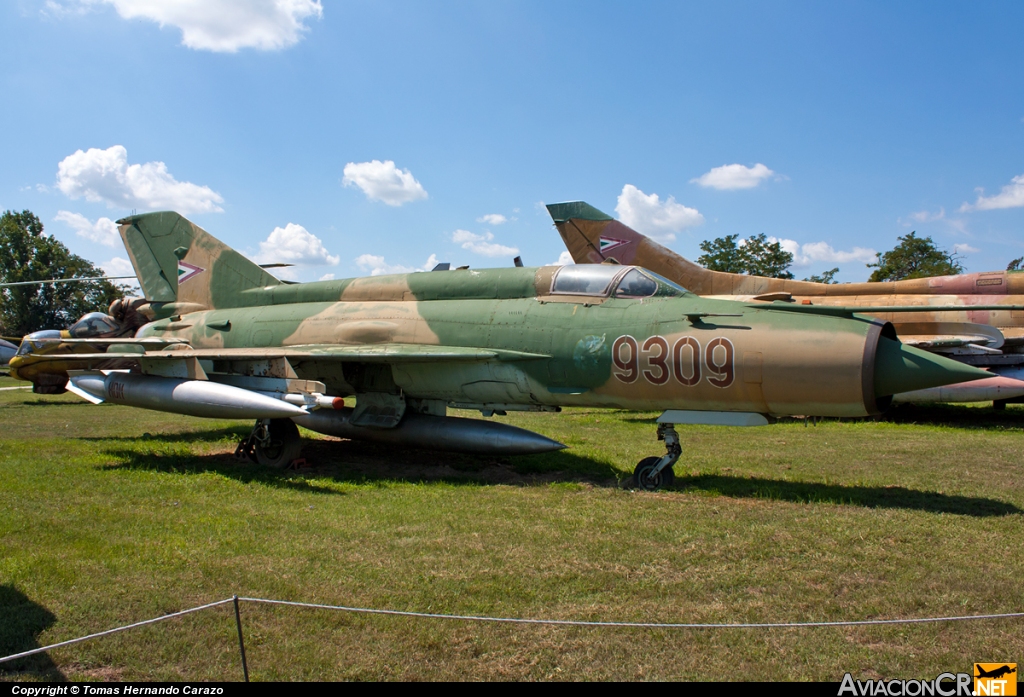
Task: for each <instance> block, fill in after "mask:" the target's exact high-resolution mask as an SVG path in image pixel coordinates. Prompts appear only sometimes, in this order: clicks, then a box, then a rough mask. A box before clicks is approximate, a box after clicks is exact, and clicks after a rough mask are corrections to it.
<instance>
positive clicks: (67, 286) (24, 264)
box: [0, 211, 125, 336]
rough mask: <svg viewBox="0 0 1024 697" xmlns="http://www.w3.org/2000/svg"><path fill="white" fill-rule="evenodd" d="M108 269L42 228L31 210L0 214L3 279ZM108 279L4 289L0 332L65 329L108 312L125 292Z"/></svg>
mask: <svg viewBox="0 0 1024 697" xmlns="http://www.w3.org/2000/svg"><path fill="white" fill-rule="evenodd" d="M103 275H104V273H103V270H102V269H99V268H97V267H96V266H94V265H93V264H92V263H91V262H89V261H87V260H85V259H83V258H82V257H80V256H78V255H77V254H72V253H71V252H70V251H68V248H67V247H65V246H64V245H63V244H61V243H60V242H59V241H58V240H56V239H55V238H53V237H51V236H49V235H46V234H45V233H44V232H43V224H42V222H40V220H39V218H37V217H36V216H35V215H34V214H33V213H31V212H30V211H22V212H21V213H15V212H14V211H6V212H4V213H3V215H0V283H18V282H20V281H41V280H45V279H51V278H75V277H79V278H82V277H94V276H103ZM124 291H125V289H124V288H120V287H118V286H115V285H114V284H112V283H110V282H109V281H90V282H86V283H48V284H41V285H30V286H15V287H13V288H11V287H8V288H0V333H3V334H5V335H8V336H23V335H25V334H28V333H30V332H35V331H39V330H40V329H65V328H67V327H68V326H69V325H71V323H73V322H74V321H75V320H77V319H78V318H79V317H81V316H82V315H83V314H85V313H86V312H96V311H102V312H105V311H106V309H107V307H108V306H109V305H110V303H111V302H113V301H114V300H115V299H117V298H119V297H121V296H122V295H124Z"/></svg>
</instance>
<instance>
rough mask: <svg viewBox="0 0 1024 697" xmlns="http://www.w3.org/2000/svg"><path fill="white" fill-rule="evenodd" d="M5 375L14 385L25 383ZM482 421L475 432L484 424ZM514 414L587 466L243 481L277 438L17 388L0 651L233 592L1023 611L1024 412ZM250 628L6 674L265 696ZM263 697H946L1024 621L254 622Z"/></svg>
mask: <svg viewBox="0 0 1024 697" xmlns="http://www.w3.org/2000/svg"><path fill="white" fill-rule="evenodd" d="M15 384H16V383H14V382H13V381H12V380H10V379H0V387H10V386H13V385H15ZM466 415H467V416H469V415H470V414H466ZM655 416H656V415H654V414H644V413H629V412H616V411H601V410H585V409H578V410H568V411H566V412H565V413H562V414H542V415H510V416H509V417H496V418H501V419H502V420H503V421H505V422H509V423H514V424H516V425H519V426H523V427H525V428H529V429H533V430H537V431H539V432H541V433H544V434H546V435H548V436H551V437H553V438H556V439H560V440H562V441H563V442H565V443H567V444H569V445H570V446H571V447H570V449H569V450H567V451H564V452H561V453H555V454H551V455H546V456H534V457H511V458H474V457H466V456H457V455H448V454H438V453H431V452H424V451H419V450H412V449H398V448H390V447H381V446H374V445H368V444H361V443H356V442H349V441H340V440H334V439H328V438H323V437H318V436H315V435H314V434H305V435H307V436H309V439H308V440H307V443H306V447H305V451H304V455H305V456H306V457H307V458H308V460H309V465H310V466H309V467H308V468H306V469H301V470H286V471H276V470H269V469H266V468H262V467H259V466H257V465H254V464H250V463H247V462H239V461H236V460H235V459H233V458H232V451H233V450H234V447H235V444H236V441H237V440H238V439H239V438H240V437H242V436H243V435H245V434H246V433H247V432H248V429H249V426H250V425H249V424H247V423H240V422H219V421H210V420H201V419H193V418H187V417H181V416H175V415H169V414H159V413H155V412H146V411H142V410H134V409H128V408H123V407H117V406H110V405H104V406H98V407H97V406H92V405H89V404H86V403H84V402H82V401H81V400H79V399H78V398H76V397H74V396H71V395H63V396H56V397H53V396H40V395H34V394H32V393H31V392H29V391H24V390H22V391H19V390H14V391H12V390H7V391H0V427H2V428H0V654H4V655H6V654H8V653H13V652H15V651H21V650H26V649H28V648H32V647H35V646H41V645H46V644H50V643H54V642H58V641H61V640H64V639H69V638H73V637H76V636H81V635H84V634H88V633H91V632H94V631H98V630H102V629H106V628H109V627H114V626H117V625H121V624H126V623H129V622H134V621H138V620H142V619H147V618H150V617H154V616H158V615H161V614H164V613H169V612H173V611H177V610H179V609H183V608H187V607H192V606H195V605H199V604H203V603H206V602H210V601H213V600H218V599H222V598H225V597H230V596H231V595H232V594H238V595H241V596H256V597H266V598H277V599H285V600H297V601H307V602H315V603H327V604H340V605H349V606H364V607H374V608H387V609H395V610H413V611H426V612H437V613H457V614H476V615H491V616H504V617H528V618H557V619H581V620H615V621H637V622H787V621H818V620H826V621H827V620H847V619H876V618H896V617H927V616H948V615H971V614H981V613H999V612H1014V611H1022V610H1024V592H1022V591H1024V580H1022V579H1024V525H1022V523H1024V478H1022V476H1021V474H1022V465H1021V462H1022V450H1024V407H1022V406H1019V405H1018V406H1015V405H1011V406H1010V407H1009V408H1008V409H1007V410H1006V411H1003V412H995V411H993V410H992V409H991V408H985V407H982V406H968V407H941V408H914V407H906V408H900V409H897V410H895V411H894V413H893V414H892V415H891V416H890V417H888V418H887V419H886V420H881V421H869V420H865V421H845V422H840V421H825V422H822V423H819V424H818V425H816V426H805V425H804V424H803V423H802V422H800V421H784V422H780V423H778V424H775V425H773V426H770V427H764V428H751V429H734V428H711V427H683V428H680V429H679V431H680V435H681V439H682V443H683V449H684V455H683V459H682V460H681V461H680V463H679V464H678V465H677V466H676V472H677V481H676V484H675V486H674V487H673V488H672V489H671V490H668V491H664V492H659V493H654V494H652V493H640V492H632V491H629V490H627V489H625V488H623V487H622V486H621V484H622V482H624V481H625V480H626V479H627V477H628V475H629V473H630V471H631V470H632V467H633V465H634V464H635V463H636V462H637V461H638V460H640V459H641V458H642V457H644V456H647V455H660V454H661V453H662V452H663V448H662V446H661V444H660V443H658V442H657V441H656V439H655V426H654V417H655ZM231 612H232V611H231V609H230V606H225V607H220V608H216V609H213V610H208V611H204V612H202V613H198V614H195V615H190V616H187V617H183V618H178V619H173V620H169V621H167V622H164V623H161V624H158V625H155V626H152V627H146V628H142V629H138V630H133V631H130V632H126V633H122V634H118V635H115V636H111V637H106V638H102V639H98V640H94V641H91V642H86V643H83V644H78V645H75V646H71V647H67V648H63V649H58V650H54V651H52V652H50V653H49V654H48V655H47V656H46V657H43V658H38V659H29V660H24V661H22V662H20V663H18V664H16V665H10V664H8V665H7V666H6V667H4V666H2V665H0V671H4V672H0V678H3V679H7V680H20V679H61V678H67V679H73V680H81V679H122V680H222V679H229V680H230V679H240V678H241V668H240V665H239V658H238V646H237V642H236V638H235V627H234V618H233V615H232V614H231ZM242 615H243V622H244V627H245V636H246V642H247V649H248V657H249V670H250V674H251V677H252V678H253V679H254V680H342V679H358V680H387V679H415V680H467V679H485V680H563V679H564V680H609V679H612V680H673V679H687V680H720V679H727V680H735V679H766V680H776V679H800V680H803V679H814V680H833V681H835V680H839V679H840V678H841V676H842V674H843V673H844V672H847V671H849V672H852V673H853V674H854V675H855V676H857V677H861V678H866V677H871V678H877V677H887V678H888V677H905V678H918V677H919V678H933V677H935V676H936V675H937V674H938V673H939V672H942V671H952V672H958V671H962V672H966V671H969V670H970V669H971V664H972V663H973V662H974V661H1024V620H1022V619H1010V620H986V621H977V622H969V623H938V624H926V625H903V626H885V627H858V628H851V627H840V628H813V629H812V628H805V629H767V630H766V629H729V630H711V629H699V630H694V629H686V630H651V629H622V628H571V627H551V626H522V625H517V626H513V625H496V624H479V623H469V622H462V621H447V620H429V619H409V618H399V617H379V616H362V615H352V614H346V613H340V612H330V611H322V610H309V609H298V608H281V607H276V608H275V607H266V606H254V605H245V604H243V606H242Z"/></svg>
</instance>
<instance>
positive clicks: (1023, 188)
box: [960, 174, 1024, 213]
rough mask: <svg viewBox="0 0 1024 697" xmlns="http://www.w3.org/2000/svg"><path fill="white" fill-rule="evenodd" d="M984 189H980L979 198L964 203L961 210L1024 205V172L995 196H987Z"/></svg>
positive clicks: (981, 209) (985, 209)
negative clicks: (972, 201)
mask: <svg viewBox="0 0 1024 697" xmlns="http://www.w3.org/2000/svg"><path fill="white" fill-rule="evenodd" d="M982 191H983V190H982V189H979V190H978V200H977V201H975V202H974V203H973V204H971V203H964V205H962V206H960V212H961V213H966V212H967V211H992V210H996V209H998V208H1021V207H1024V174H1019V175H1017V176H1016V177H1014V178H1013V179H1011V180H1010V183H1009V184H1007V185H1006V186H1004V187H1003V188H1002V190H1001V191H1000V192H999V193H998V194H995V195H994V196H985V195H984V194H983V193H982Z"/></svg>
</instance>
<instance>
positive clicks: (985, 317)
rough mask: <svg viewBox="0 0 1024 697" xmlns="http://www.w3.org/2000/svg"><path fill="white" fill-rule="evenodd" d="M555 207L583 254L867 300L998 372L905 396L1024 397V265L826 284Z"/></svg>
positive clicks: (781, 296)
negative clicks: (713, 258) (707, 259)
mask: <svg viewBox="0 0 1024 697" xmlns="http://www.w3.org/2000/svg"><path fill="white" fill-rule="evenodd" d="M547 208H548V212H549V213H550V214H551V217H552V219H553V220H554V221H555V227H556V228H557V229H558V232H559V234H560V235H561V236H562V240H563V241H564V242H565V246H566V249H568V250H569V253H570V254H571V255H572V258H573V261H574V262H576V263H577V264H600V263H614V264H635V265H637V266H642V267H644V268H646V269H650V270H651V271H654V272H655V273H657V274H660V275H662V276H664V277H665V278H668V279H670V280H672V281H674V282H676V283H678V284H679V285H682V286H683V287H685V288H687V289H688V290H690V291H691V292H693V293H696V294H698V295H701V296H703V297H706V298H721V299H728V300H742V301H751V302H765V303H769V302H786V303H792V304H795V305H811V306H818V307H821V306H859V307H860V308H861V309H862V311H863V312H865V313H867V314H870V315H872V316H873V317H875V318H877V319H879V320H881V321H888V322H892V323H893V326H894V327H895V329H896V332H897V334H898V335H899V337H900V340H901V341H902V342H903V343H904V344H909V345H910V346H914V347H916V348H920V349H924V350H926V351H929V352H932V353H939V354H942V355H946V356H950V357H952V358H955V359H956V360H958V361H960V362H963V363H967V364H969V365H975V366H979V367H984V368H988V369H989V370H990V371H991V373H992V374H991V375H990V376H989V377H988V378H986V379H985V380H983V381H979V382H971V383H965V384H962V385H950V386H945V387H935V388H929V389H924V390H916V391H913V392H910V393H903V394H898V395H896V397H895V399H896V401H908V402H910V401H913V402H979V401H988V400H993V401H995V402H996V403H997V404H998V405H1002V404H1005V400H1008V399H1018V398H1021V397H1024V272H1006V271H993V272H988V273H970V274H962V275H959V276H937V277H933V278H917V279H912V280H907V281H896V282H894V283H877V282H876V283H839V284H826V283H812V282H809V281H794V280H786V279H779V278H764V277H761V276H748V275H746V274H736V273H725V272H721V271H709V270H708V269H705V268H704V267H702V266H700V265H699V264H695V263H693V262H692V261H689V260H687V259H685V258H683V257H682V256H680V255H679V254H676V253H675V252H673V251H672V250H670V249H667V248H665V247H663V246H661V245H660V244H658V243H657V242H655V241H653V240H651V239H650V238H648V237H645V236H644V235H642V234H640V233H639V232H637V231H635V230H633V229H632V228H629V227H627V226H626V225H624V224H623V223H621V222H619V221H618V220H615V219H614V218H612V217H611V216H609V215H607V214H605V213H602V212H601V211H599V210H597V209H596V208H594V207H593V206H590V205H588V204H586V203H584V202H582V201H573V202H569V203H555V204H551V205H549V206H548V207H547ZM943 307H945V308H947V309H945V310H943V309H941V308H943ZM876 308H877V309H876Z"/></svg>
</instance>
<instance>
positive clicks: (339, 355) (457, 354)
mask: <svg viewBox="0 0 1024 697" xmlns="http://www.w3.org/2000/svg"><path fill="white" fill-rule="evenodd" d="M70 357H71V358H74V360H76V361H85V362H89V361H101V360H110V359H111V358H126V359H132V358H136V359H143V358H145V359H146V360H147V361H154V360H155V361H161V360H166V361H179V360H183V359H189V358H195V359H198V360H231V361H247V360H249V361H265V360H270V359H275V358H287V359H289V360H326V361H339V362H353V363H432V362H448V361H490V360H499V361H523V360H536V359H539V358H549V356H547V355H545V354H540V353H525V352H522V351H509V350H505V349H483V348H473V347H464V346H433V345H424V344H359V345H354V346H342V345H336V344H324V345H318V344H312V345H304V346H275V347H266V348H235V349H232V348H215V349H195V348H191V347H186V346H182V347H180V348H177V349H172V350H162V351H146V352H145V353H126V352H120V351H117V352H114V351H112V352H108V353H79V354H74V355H72V356H70ZM33 358H35V359H36V360H38V361H47V360H67V359H68V358H69V356H68V355H48V354H40V355H36V354H33Z"/></svg>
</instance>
